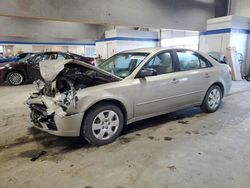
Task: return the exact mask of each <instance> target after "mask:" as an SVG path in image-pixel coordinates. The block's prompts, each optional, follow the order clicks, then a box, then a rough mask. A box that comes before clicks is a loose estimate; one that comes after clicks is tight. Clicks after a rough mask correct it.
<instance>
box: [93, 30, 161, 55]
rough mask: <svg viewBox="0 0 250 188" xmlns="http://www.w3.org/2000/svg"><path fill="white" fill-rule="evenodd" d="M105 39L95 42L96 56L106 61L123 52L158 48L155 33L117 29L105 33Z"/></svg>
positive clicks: (157, 35) (156, 33)
mask: <svg viewBox="0 0 250 188" xmlns="http://www.w3.org/2000/svg"><path fill="white" fill-rule="evenodd" d="M105 37H106V38H105V39H103V40H97V41H96V55H97V57H98V56H99V57H101V59H107V58H109V57H111V56H112V55H114V54H116V53H118V52H121V51H124V50H131V49H137V48H146V47H157V46H159V42H158V39H159V33H158V32H157V31H139V30H132V29H123V28H118V29H112V30H108V31H106V32H105Z"/></svg>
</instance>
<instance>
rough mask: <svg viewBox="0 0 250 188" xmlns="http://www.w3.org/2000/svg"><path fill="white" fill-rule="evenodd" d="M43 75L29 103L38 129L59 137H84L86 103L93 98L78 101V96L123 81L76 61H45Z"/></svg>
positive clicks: (41, 65) (42, 68)
mask: <svg viewBox="0 0 250 188" xmlns="http://www.w3.org/2000/svg"><path fill="white" fill-rule="evenodd" d="M40 72H41V75H42V77H43V79H44V81H40V80H38V81H35V82H34V84H35V86H36V91H35V92H34V93H32V94H31V95H30V97H29V99H28V100H27V101H26V104H27V105H29V107H30V110H31V114H30V118H31V121H32V122H33V125H34V127H36V128H38V129H40V130H43V131H46V132H48V133H50V134H54V135H58V136H80V130H81V124H82V119H83V116H84V109H85V108H84V107H85V106H84V105H85V100H88V99H89V96H85V97H83V96H81V97H80V98H78V93H83V92H84V91H85V89H86V88H88V87H92V86H97V85H101V84H105V83H109V82H114V81H118V80H119V79H118V78H116V77H113V76H112V75H109V74H107V73H103V71H101V70H98V68H95V67H93V66H91V65H88V64H86V63H83V62H79V61H75V60H65V61H47V62H43V63H41V64H40ZM79 103H80V105H78V104H79Z"/></svg>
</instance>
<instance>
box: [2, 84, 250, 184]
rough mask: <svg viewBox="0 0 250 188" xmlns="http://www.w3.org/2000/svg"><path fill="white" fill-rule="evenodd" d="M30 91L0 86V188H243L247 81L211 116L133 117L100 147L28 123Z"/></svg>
mask: <svg viewBox="0 0 250 188" xmlns="http://www.w3.org/2000/svg"><path fill="white" fill-rule="evenodd" d="M32 90H33V86H32V85H23V86H18V87H12V86H6V85H5V86H0V96H1V97H0V187H1V188H2V187H3V188H8V187H9V188H15V187H18V188H22V187H25V188H26V187H32V188H34V187H81V188H84V187H85V188H94V187H104V188H105V187H107V188H109V187H116V188H127V187H139V188H140V187H143V188H147V187H168V188H171V187H190V188H191V187H192V188H193V187H199V188H200V187H220V188H221V187H226V188H230V187H234V188H235V187H240V188H242V187H249V177H250V162H249V158H250V144H249V143H250V103H249V96H250V83H248V82H234V85H233V88H232V92H231V94H230V95H229V96H227V97H225V98H224V100H223V103H222V106H221V108H220V109H219V110H218V111H217V112H216V113H213V114H205V113H203V112H201V110H200V109H199V108H189V109H185V110H181V111H178V112H174V113H170V114H166V115H162V116H158V117H155V118H151V119H147V120H144V121H140V122H136V123H133V124H131V125H128V126H126V127H125V128H124V131H123V133H122V135H121V136H120V137H119V139H117V140H116V141H115V142H114V143H112V144H109V145H106V146H102V147H92V146H90V145H89V144H88V143H86V142H85V141H83V140H81V139H79V138H62V137H56V136H52V135H49V134H47V133H43V132H40V131H38V130H36V129H34V128H32V127H31V122H30V120H29V109H28V107H27V106H25V105H24V101H25V100H26V99H27V97H28V95H29V93H30V92H32ZM39 154H41V156H40V157H39ZM36 158H37V159H36ZM31 160H34V161H31Z"/></svg>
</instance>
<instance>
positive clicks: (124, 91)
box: [27, 48, 231, 145]
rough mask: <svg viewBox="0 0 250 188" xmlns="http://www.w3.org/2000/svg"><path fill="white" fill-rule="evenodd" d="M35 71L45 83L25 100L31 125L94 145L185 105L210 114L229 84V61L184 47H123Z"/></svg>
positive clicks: (101, 143)
mask: <svg viewBox="0 0 250 188" xmlns="http://www.w3.org/2000/svg"><path fill="white" fill-rule="evenodd" d="M40 71H41V75H42V77H43V79H44V82H42V81H37V82H36V86H37V91H36V92H34V93H33V94H32V95H31V96H30V98H29V99H28V100H27V104H28V105H29V107H30V109H31V121H32V122H33V123H34V126H35V127H36V128H38V129H40V130H43V131H46V132H48V133H51V134H54V135H58V136H82V137H84V138H85V139H86V140H87V141H89V142H90V143H91V144H94V145H104V144H108V143H110V142H112V141H114V140H115V139H116V138H117V137H118V136H119V134H120V133H121V131H122V129H123V126H124V125H125V124H129V123H132V122H135V121H138V120H142V119H146V118H150V117H153V116H157V115H160V114H165V113H168V112H172V111H176V110H179V109H183V108H187V107H190V106H200V107H201V109H202V110H203V111H204V112H207V113H212V112H215V111H216V110H217V109H218V108H219V106H220V104H221V100H222V98H223V96H225V95H226V94H227V93H228V92H229V90H230V87H231V76H230V68H229V67H228V65H224V64H220V63H218V62H217V61H215V60H214V59H212V58H211V57H209V56H207V55H205V54H202V53H200V52H196V51H192V50H187V49H163V48H147V49H137V50H130V51H124V52H121V53H118V54H116V55H114V56H113V57H111V58H109V59H107V60H106V61H105V62H103V63H102V64H100V65H99V66H98V67H94V66H91V65H88V64H86V63H83V62H79V61H77V60H63V61H47V62H42V63H40Z"/></svg>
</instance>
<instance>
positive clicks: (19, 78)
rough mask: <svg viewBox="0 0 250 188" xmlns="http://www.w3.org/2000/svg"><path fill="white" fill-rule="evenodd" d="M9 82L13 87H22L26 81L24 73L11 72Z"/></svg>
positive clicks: (8, 76)
mask: <svg viewBox="0 0 250 188" xmlns="http://www.w3.org/2000/svg"><path fill="white" fill-rule="evenodd" d="M7 81H8V82H9V84H11V85H15V86H17V85H21V84H22V83H23V81H24V76H23V74H22V73H20V72H17V71H11V72H9V73H8V75H7Z"/></svg>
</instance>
